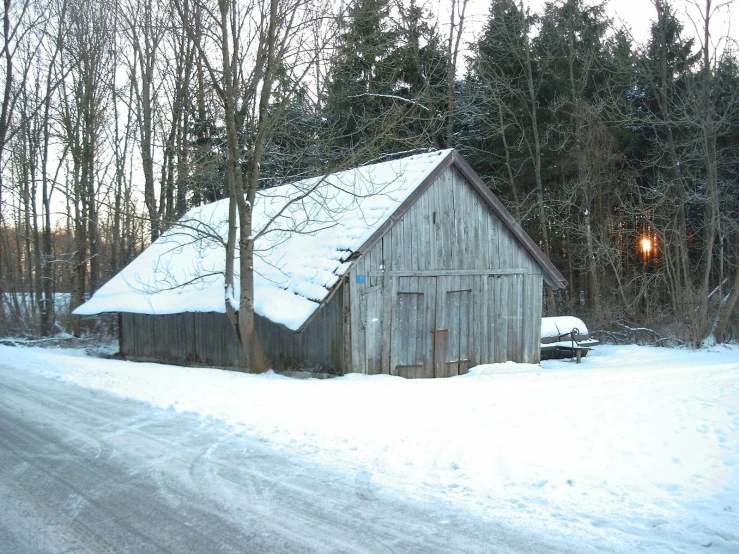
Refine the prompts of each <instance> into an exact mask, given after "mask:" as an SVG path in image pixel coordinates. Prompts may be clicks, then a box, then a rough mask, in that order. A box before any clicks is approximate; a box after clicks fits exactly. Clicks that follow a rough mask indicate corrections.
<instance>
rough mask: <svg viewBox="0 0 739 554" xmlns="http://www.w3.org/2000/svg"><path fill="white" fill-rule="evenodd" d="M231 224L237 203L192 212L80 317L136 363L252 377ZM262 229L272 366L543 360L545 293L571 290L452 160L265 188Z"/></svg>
mask: <svg viewBox="0 0 739 554" xmlns="http://www.w3.org/2000/svg"><path fill="white" fill-rule="evenodd" d="M227 213H228V200H222V201H220V202H215V203H212V204H208V205H206V206H201V207H198V208H194V209H192V210H191V211H190V212H188V214H186V215H185V216H184V217H183V218H182V220H181V221H180V222H179V223H178V224H177V225H175V226H173V227H172V228H171V229H170V230H168V231H167V232H166V233H165V234H163V235H162V237H160V239H158V240H157V241H155V242H154V243H153V244H152V245H151V246H150V247H149V248H147V249H146V250H145V251H144V252H143V253H142V254H141V255H140V256H139V257H138V258H136V260H134V261H133V262H132V263H131V264H130V265H129V266H128V267H126V268H125V269H124V270H122V271H121V272H120V273H119V274H118V275H117V276H115V277H114V278H113V279H111V281H109V282H108V283H106V285H105V286H103V287H102V288H101V289H100V290H99V291H98V292H97V293H95V295H93V297H92V298H91V299H90V300H89V301H88V302H87V303H85V304H83V305H82V306H80V307H79V308H78V309H77V310H76V311H75V313H76V314H78V315H93V314H98V313H101V312H117V313H119V314H120V351H121V354H122V355H123V356H124V357H126V358H128V359H134V360H147V361H161V362H167V363H178V364H195V365H212V366H220V367H235V368H238V367H240V366H243V363H244V358H243V354H242V352H241V348H240V345H239V341H238V338H237V335H236V333H235V332H234V330H233V329H232V328H231V326H230V324H229V322H228V319H227V318H226V315H225V294H224V280H223V267H224V258H225V250H224V248H223V243H224V238H225V236H226V230H227V225H226V222H227ZM254 222H255V224H254V229H255V235H254V236H255V237H256V238H255V241H256V242H255V250H256V251H257V256H256V259H255V312H256V314H257V325H258V333H259V336H260V339H261V341H262V345H263V347H264V349H265V351H266V352H267V354H268V356H269V358H270V361H271V362H272V365H273V367H274V368H275V369H277V370H286V369H306V370H310V371H317V372H327V373H337V374H341V373H347V372H361V373H368V374H377V373H386V374H391V375H400V376H403V377H448V376H452V375H458V374H462V373H465V372H466V371H467V369H468V368H470V367H471V366H473V365H477V364H481V363H492V362H503V361H508V360H510V361H517V362H530V363H535V362H538V361H539V356H540V333H541V326H540V320H541V309H542V294H543V287H544V285H547V286H549V287H553V288H561V287H563V286H564V284H565V280H564V278H563V277H562V275H561V274H560V273H559V271H557V269H556V268H555V267H554V266H553V265H552V263H551V262H550V260H549V259H548V258H547V257H546V256H545V255H544V254H543V252H542V251H541V250H540V249H539V248H538V246H537V245H536V244H535V243H534V242H533V241H532V240H531V238H530V237H529V236H528V235H527V234H526V233H525V232H524V231H523V229H522V228H521V227H520V225H519V224H518V223H517V222H516V221H515V220H514V219H513V218H512V217H511V215H510V214H509V213H508V211H507V210H506V209H505V208H504V207H503V205H502V204H501V203H500V201H499V200H498V199H497V198H496V197H495V196H494V195H493V194H492V193H491V192H490V190H489V189H488V188H487V187H486V186H485V184H484V183H483V182H482V181H481V180H480V178H479V177H478V176H477V175H476V174H475V172H474V171H473V170H472V169H471V168H470V166H469V165H468V164H467V163H466V162H465V161H464V159H462V157H461V156H460V155H459V154H458V153H457V152H456V151H454V150H445V151H440V152H433V153H429V154H421V155H416V156H410V157H407V158H402V159H398V160H393V161H389V162H384V163H380V164H375V165H369V166H364V167H361V168H357V169H354V170H349V171H344V172H340V173H335V174H332V175H329V176H326V177H322V178H318V179H309V180H305V181H300V182H297V183H292V184H290V185H285V186H282V187H275V188H272V189H266V190H265V191H262V192H261V193H260V194H259V195H258V200H257V202H256V204H255V207H254ZM237 267H238V264H237ZM236 297H238V296H236Z"/></svg>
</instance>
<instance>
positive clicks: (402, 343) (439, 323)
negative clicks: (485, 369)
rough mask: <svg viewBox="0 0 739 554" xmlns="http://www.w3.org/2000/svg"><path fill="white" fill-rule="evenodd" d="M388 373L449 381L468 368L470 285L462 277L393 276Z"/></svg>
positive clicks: (471, 308) (470, 338) (471, 311)
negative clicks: (448, 379)
mask: <svg viewBox="0 0 739 554" xmlns="http://www.w3.org/2000/svg"><path fill="white" fill-rule="evenodd" d="M396 279H397V281H396V283H395V298H394V303H395V304H394V306H393V326H392V331H391V340H392V346H391V360H390V366H391V372H392V373H393V374H395V375H400V376H401V377H407V378H415V377H451V376H452V375H459V374H463V373H466V372H467V370H468V369H469V367H470V365H471V363H472V360H471V358H472V336H471V329H472V325H471V323H472V317H473V298H472V286H471V285H472V281H471V278H470V277H468V276H457V275H452V276H438V277H396Z"/></svg>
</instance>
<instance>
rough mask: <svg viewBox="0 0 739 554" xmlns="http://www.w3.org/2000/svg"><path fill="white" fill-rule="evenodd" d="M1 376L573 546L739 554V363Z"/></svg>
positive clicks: (117, 369)
mask: <svg viewBox="0 0 739 554" xmlns="http://www.w3.org/2000/svg"><path fill="white" fill-rule="evenodd" d="M0 361H2V362H4V363H7V364H10V365H12V366H14V367H18V368H21V369H24V370H26V371H32V372H34V373H39V374H42V375H45V376H47V377H52V378H57V379H62V380H65V381H70V382H73V383H76V384H78V385H81V386H84V387H90V388H96V389H104V390H107V391H110V392H112V393H114V394H117V395H121V396H124V397H131V398H136V399H139V400H143V401H146V402H149V403H151V404H153V405H155V406H158V407H163V408H171V409H174V410H177V411H181V412H196V413H198V414H200V415H201V416H202V417H212V418H216V419H220V420H224V421H226V422H228V423H230V424H232V425H233V426H235V427H236V428H237V429H239V430H241V431H246V432H247V433H249V434H250V435H251V436H254V437H257V438H260V439H263V440H264V441H265V442H267V443H268V444H270V445H271V446H272V447H274V448H278V449H282V450H284V451H287V452H290V453H294V454H295V455H297V456H301V457H303V458H305V459H308V460H310V461H312V462H317V463H319V464H322V465H325V466H328V467H331V468H334V469H338V470H341V471H346V472H350V473H352V474H358V475H362V476H364V478H365V479H366V481H367V486H370V487H372V488H374V489H375V490H377V491H381V492H386V493H390V494H394V493H396V494H402V495H406V496H410V497H413V498H420V499H424V500H431V501H439V502H444V503H446V504H449V505H452V506H458V507H459V508H461V509H465V510H468V511H470V512H472V513H474V514H477V515H480V516H483V517H487V518H491V519H495V520H496V521H499V522H504V523H507V524H508V525H510V526H511V527H512V528H522V529H525V530H529V531H534V532H537V533H542V534H546V535H549V536H551V537H553V538H555V539H558V540H566V541H568V542H570V543H571V544H572V545H573V546H577V547H578V548H580V549H582V551H585V552H588V551H599V550H603V549H607V550H612V551H617V552H635V551H644V552H685V553H693V552H704V551H709V552H739V349H738V348H736V347H735V348H728V347H726V348H713V349H711V350H702V351H697V352H694V351H688V350H675V349H658V348H647V347H636V346H630V347H616V346H600V347H598V348H597V349H596V350H595V351H594V352H592V353H591V354H590V355H589V356H588V357H587V358H584V359H583V363H582V364H581V365H574V364H572V363H570V362H569V361H554V360H552V361H548V362H543V363H542V366H535V365H522V364H512V363H509V364H499V365H489V366H480V367H477V368H474V369H473V370H471V371H470V374H468V375H466V376H462V377H455V378H451V379H439V380H415V381H410V380H408V381H407V380H404V379H401V378H397V377H389V376H374V377H366V376H360V375H348V376H345V377H342V378H337V379H330V380H317V379H308V380H298V379H290V378H286V377H281V376H278V375H275V374H267V375H263V376H253V375H245V374H239V373H233V372H226V371H221V370H215V369H196V368H182V367H175V366H166V365H159V364H142V363H131V362H121V361H113V360H102V359H96V358H91V357H88V356H86V355H84V353H83V352H81V351H68V350H67V351H64V350H49V349H34V348H20V347H15V348H14V347H6V346H0Z"/></svg>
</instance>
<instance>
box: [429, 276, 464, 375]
mask: <svg viewBox="0 0 739 554" xmlns="http://www.w3.org/2000/svg"><path fill="white" fill-rule="evenodd" d="M436 298H437V300H436V329H437V333H440V332H442V331H443V332H444V333H446V335H447V338H446V342H447V344H446V347H445V348H444V349H443V351H439V352H438V354H439V355H438V356H437V359H436V361H435V364H434V365H435V376H436V377H451V376H452V375H461V374H464V373H467V370H468V369H469V368H470V363H471V362H470V360H471V354H472V352H471V350H472V348H471V340H470V339H471V337H470V324H471V316H472V286H471V281H470V277H464V276H447V277H439V278H438V280H437V287H436Z"/></svg>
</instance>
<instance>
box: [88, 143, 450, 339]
mask: <svg viewBox="0 0 739 554" xmlns="http://www.w3.org/2000/svg"><path fill="white" fill-rule="evenodd" d="M451 155H452V150H443V151H439V152H432V153H428V154H419V155H415V156H409V157H406V158H402V159H398V160H392V161H388V162H384V163H378V164H374V165H367V166H364V167H359V168H356V169H351V170H348V171H342V172H339V173H334V174H332V175H328V176H326V177H320V178H313V179H306V180H303V181H299V182H295V183H292V184H289V185H283V186H280V187H275V188H271V189H266V190H263V191H259V193H258V194H257V200H256V202H255V205H254V210H253V226H252V227H253V229H254V232H253V236H255V237H256V239H255V259H254V289H255V290H254V311H255V312H256V313H258V314H259V315H261V316H264V317H266V318H268V319H270V320H271V321H273V322H275V323H279V324H282V325H284V326H286V327H288V328H289V329H292V330H297V329H300V327H301V326H302V325H303V324H304V323H305V322H306V321H307V320H308V318H310V316H311V315H312V314H313V313H314V312H315V311H316V310H317V309H318V307H319V306H320V305H321V302H323V301H324V300H325V299H326V298H327V297H328V295H329V293H330V292H331V289H332V288H333V287H334V285H336V283H337V282H338V280H339V278H340V277H341V276H342V275H343V274H344V273H345V272H346V271H347V269H348V267H349V259H350V257H351V256H352V254H353V253H354V252H356V251H357V250H358V249H359V248H360V247H361V246H362V245H363V244H364V243H365V242H366V241H367V240H368V239H369V238H370V237H371V236H372V235H373V234H374V233H375V232H376V231H377V230H378V229H379V228H380V227H381V226H382V225H383V223H385V222H386V221H387V220H388V219H389V217H390V216H391V215H392V214H393V213H394V212H395V211H396V210H397V209H398V207H399V206H400V205H401V204H402V203H403V202H404V201H405V200H406V199H407V198H408V197H409V196H410V195H411V194H412V193H413V191H414V190H416V189H417V188H418V187H419V186H420V185H421V184H422V183H424V181H425V180H426V178H427V177H428V176H429V174H430V173H431V172H432V171H433V170H434V169H435V168H436V167H437V166H439V165H440V164H441V163H442V162H443V161H444V160H446V159H447V158H448V157H449V156H451ZM227 232H228V199H226V200H220V201H218V202H214V203H212V204H207V205H204V206H199V207H197V208H193V209H192V210H190V211H189V212H187V214H185V215H184V216H183V217H182V219H181V220H180V221H179V222H178V223H177V224H175V225H174V226H173V227H171V228H170V229H169V230H167V231H166V232H165V233H164V234H163V235H162V236H161V237H160V238H159V239H157V240H156V241H155V242H154V243H152V244H151V246H149V247H148V248H147V249H146V250H144V251H143V252H142V253H141V255H139V256H138V257H137V258H136V259H135V260H134V261H133V262H131V263H130V264H129V265H128V266H127V267H125V268H124V269H123V270H122V271H121V272H120V273H118V274H117V275H116V276H115V277H113V278H112V279H111V280H110V281H108V282H107V283H106V284H105V285H104V286H103V287H101V288H100V290H98V291H97V292H96V293H95V294H94V295H93V296H92V298H91V299H90V300H89V301H87V302H86V303H85V304H83V305H82V306H80V307H79V308H77V309H76V310H75V311H74V313H75V314H77V315H93V314H98V313H101V312H134V313H144V314H173V313H181V312H225V293H224V270H225V257H226V256H225V246H224V245H225V242H226V237H227ZM236 271H237V272H238V262H237V263H236ZM235 280H236V290H235V291H234V295H233V297H234V298H237V299H238V297H239V287H238V282H239V279H238V275H237V276H236V278H235Z"/></svg>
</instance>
